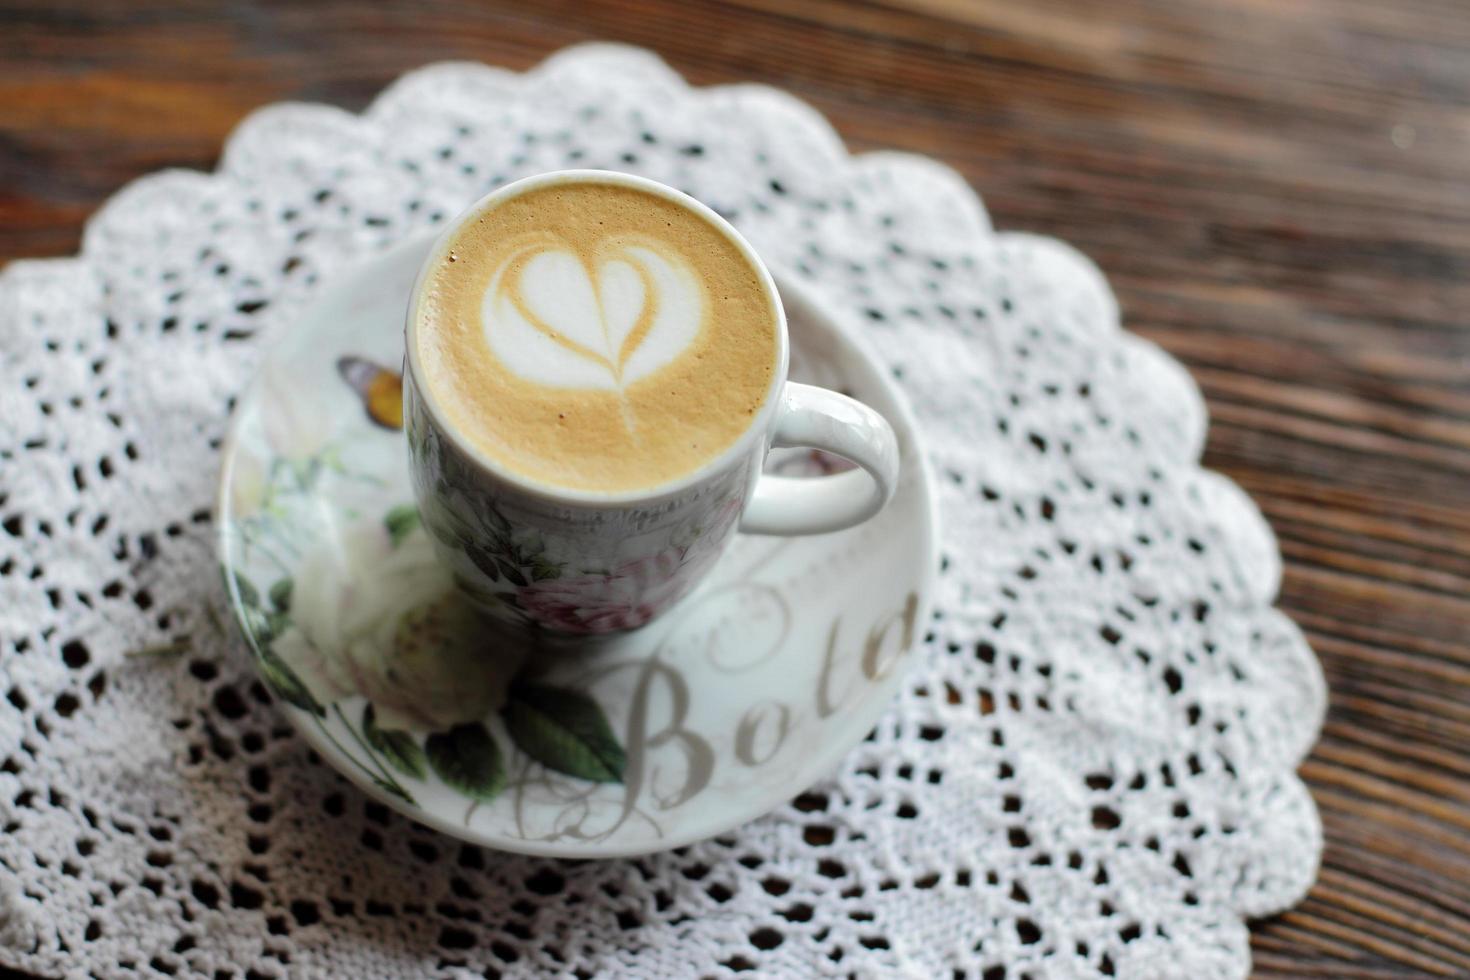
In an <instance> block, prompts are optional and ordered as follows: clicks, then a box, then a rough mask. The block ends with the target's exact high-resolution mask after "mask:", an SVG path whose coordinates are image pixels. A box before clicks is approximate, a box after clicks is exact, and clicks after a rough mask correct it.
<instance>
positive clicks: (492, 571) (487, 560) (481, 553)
mask: <svg viewBox="0 0 1470 980" xmlns="http://www.w3.org/2000/svg"><path fill="white" fill-rule="evenodd" d="M465 553H466V554H468V555H469V556H470V561H472V562H474V563H475V567H476V568H478V569H479V570H480V571H482V572H484V573H485V574H486V575H487V576H488V577H489V578H490V581H492V582H499V581H500V569H498V568H496V567H495V556H494V555H492V554H490V553H489V552H488V551H486V550H485V549H484V548H481V547H480V546H479V545H477V544H472V545H469V546H468V547H467V548H466V549H465Z"/></svg>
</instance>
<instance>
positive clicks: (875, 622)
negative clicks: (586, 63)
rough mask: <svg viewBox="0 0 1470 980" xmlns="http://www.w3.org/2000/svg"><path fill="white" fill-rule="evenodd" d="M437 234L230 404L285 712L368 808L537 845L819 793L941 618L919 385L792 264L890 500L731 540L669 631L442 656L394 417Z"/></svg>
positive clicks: (813, 364)
mask: <svg viewBox="0 0 1470 980" xmlns="http://www.w3.org/2000/svg"><path fill="white" fill-rule="evenodd" d="M428 247H429V241H428V240H427V239H425V240H420V241H417V242H412V243H408V244H406V245H403V246H400V247H398V248H397V249H395V250H394V251H392V252H389V253H387V254H385V255H383V256H381V257H379V258H377V259H374V260H372V261H370V262H368V263H366V264H364V265H362V266H360V267H358V268H356V269H354V270H351V271H348V272H346V273H344V274H342V275H341V276H340V277H339V278H338V279H336V281H334V282H332V283H329V284H328V285H327V286H326V287H325V288H324V289H323V290H322V291H321V293H320V295H319V297H318V298H317V300H316V301H315V302H314V303H313V304H312V305H311V306H310V308H308V309H307V310H306V311H305V312H304V313H303V315H302V316H301V318H300V321H299V323H297V324H296V325H295V326H294V327H293V328H292V329H291V330H290V331H289V332H288V333H286V335H285V336H284V337H283V338H281V340H280V342H279V343H278V344H277V346H276V347H275V348H274V349H272V350H271V351H270V352H269V353H268V354H267V356H266V359H265V361H264V364H263V367H262V370H261V372H260V375H259V376H258V377H257V378H256V379H255V381H254V382H253V383H252V384H251V385H250V387H249V389H248V390H247V391H246V393H245V394H244V395H243V396H242V397H241V398H240V401H239V404H238V407H237V409H236V415H235V420H234V423H233V428H232V431H231V435H230V439H229V440H228V442H227V444H226V446H225V451H224V468H223V472H222V474H221V477H220V495H219V518H220V521H219V527H220V539H219V548H220V561H221V564H222V566H223V568H224V572H225V581H226V588H227V590H228V592H229V595H230V600H231V605H232V608H233V611H234V613H235V616H236V619H237V620H238V622H239V623H240V625H241V627H242V629H243V630H244V631H245V633H246V636H247V639H248V640H249V645H250V647H251V649H252V651H253V653H254V655H255V658H256V663H257V666H258V667H259V669H260V671H261V675H262V676H263V677H264V679H265V680H266V681H267V682H268V683H269V684H270V686H271V688H272V690H274V691H275V692H276V694H277V695H278V696H279V698H280V700H281V701H282V702H284V703H283V704H282V706H281V710H282V711H284V712H285V713H286V714H287V715H288V716H289V717H290V718H291V720H292V722H293V723H295V725H296V727H297V728H298V729H300V731H301V733H302V734H303V735H304V736H305V737H306V738H307V740H308V741H309V742H310V743H311V745H312V746H313V747H314V748H315V749H316V750H317V751H318V752H319V753H320V754H321V756H322V758H324V759H325V760H327V762H328V763H330V764H331V765H332V766H334V767H336V768H337V769H338V770H340V771H341V772H342V773H344V774H345V775H347V776H348V777H349V778H351V779H352V780H353V781H354V782H355V783H357V784H358V785H359V786H361V787H362V789H363V790H364V791H366V792H367V793H369V794H371V795H373V796H375V797H377V798H378V799H381V800H382V801H383V802H385V803H387V804H389V805H391V806H393V807H395V808H396V809H398V810H400V811H402V812H403V813H405V814H407V815H408V816H410V817H412V818H413V819H415V820H418V821H419V822H421V823H424V824H428V825H429V826H431V827H434V828H436V829H438V830H441V831H443V832H445V833H447V834H451V835H453V836H455V837H459V838H463V839H465V840H468V841H472V842H474V843H476V844H482V845H486V846H489V847H495V848H500V849H503V850H507V851H519V852H525V853H530V854H545V855H553V856H558V857H576V858H592V857H613V856H619V855H629V854H639V853H644V852H648V851H656V850H662V849H664V848H670V847H677V846H680V845H683V844H688V843H690V842H692V841H696V840H700V839H702V838H706V837H710V836H713V835H716V834H719V833H721V832H723V831H725V830H728V829H729V828H731V827H734V826H736V825H738V824H741V823H744V822H745V821H747V820H751V819H753V818H755V817H758V816H760V815H761V814H763V813H765V812H767V811H768V810H770V809H772V808H773V807H775V806H777V805H779V804H780V803H782V802H783V801H785V800H787V799H790V798H791V797H793V796H795V795H797V794H798V793H800V792H802V791H803V790H804V789H806V788H807V787H808V786H809V785H811V784H812V783H814V782H815V781H817V780H819V779H821V778H822V777H823V776H824V775H826V774H827V773H828V772H829V771H831V770H832V769H833V768H834V767H835V765H836V764H837V762H838V760H839V759H840V758H841V756H842V755H843V754H844V753H845V752H847V751H848V750H849V749H850V748H851V747H852V746H853V745H855V744H856V743H857V742H859V741H861V740H862V739H863V737H864V736H866V735H867V733H868V731H869V730H870V729H871V728H872V726H873V724H874V723H875V721H876V720H877V718H878V716H879V714H880V713H881V712H882V711H883V708H884V706H885V705H886V704H887V703H888V700H889V698H890V697H891V696H892V694H893V692H894V691H895V689H896V688H897V686H898V684H899V682H900V679H901V676H902V672H903V670H904V669H905V667H906V666H907V664H908V659H909V657H910V655H911V653H912V651H913V650H914V649H916V647H917V645H918V644H919V643H920V642H921V641H922V640H923V636H924V633H925V631H926V629H927V624H928V616H929V604H930V600H931V597H932V593H933V589H934V579H935V573H936V571H937V565H938V544H937V542H938V524H937V520H938V511H937V507H936V503H935V498H934V494H933V486H932V482H933V481H932V478H931V475H930V473H929V469H928V464H927V462H926V460H925V454H924V452H923V451H922V447H921V444H920V441H919V436H918V432H917V430H916V427H915V423H914V419H913V415H912V413H911V412H910V410H909V408H908V406H907V404H906V403H905V402H904V400H903V398H902V396H901V395H900V394H899V392H898V391H897V390H895V388H894V387H893V386H892V385H891V384H890V383H889V382H888V379H887V378H886V377H884V375H883V372H882V371H881V370H880V369H879V368H878V367H877V366H876V365H875V364H874V362H873V361H872V360H871V359H870V358H869V357H868V355H867V354H866V353H864V352H863V350H862V349H861V348H860V347H859V346H858V345H857V344H856V343H855V342H854V340H853V338H851V337H848V336H845V335H843V334H842V333H838V332H834V331H831V330H830V329H828V328H826V327H824V326H822V320H821V319H820V318H816V317H813V316H812V315H811V314H810V312H809V311H810V309H811V307H812V306H813V305H814V304H815V303H816V302H818V301H817V300H815V299H814V298H813V297H812V295H811V294H810V293H809V292H808V291H807V290H806V289H805V288H802V287H799V286H797V285H796V284H795V283H793V282H792V281H791V280H790V279H789V278H786V277H782V276H779V275H778V276H777V281H778V283H780V288H781V293H782V296H783V299H784V301H785V304H786V308H787V312H788V315H789V319H790V324H791V347H792V377H793V378H795V379H798V380H804V381H810V382H813V383H817V384H822V385H825V386H827V387H831V388H837V389H840V390H844V391H847V392H848V393H850V394H852V395H853V396H855V397H857V398H859V399H861V400H862V401H864V402H867V403H868V404H869V405H871V406H873V407H874V408H876V409H878V411H880V412H882V413H883V414H884V415H885V416H887V418H888V419H889V420H890V421H891V422H892V423H893V427H894V429H895V431H896V432H897V433H898V437H899V442H900V447H901V452H902V466H903V477H902V479H901V481H900V484H899V488H898V492H897V494H896V495H895V497H894V499H893V501H892V503H890V504H889V505H888V507H887V509H886V510H884V511H883V513H881V514H880V515H879V516H878V517H877V518H875V519H873V520H871V521H869V522H867V523H866V524H863V525H861V526H859V527H857V528H854V529H852V530H849V531H843V532H840V533H836V534H828V535H821V536H816V537H807V538H756V537H744V536H741V537H740V538H739V539H738V540H737V541H736V542H735V544H734V546H733V547H732V549H731V551H730V552H729V554H728V555H727V556H726V557H725V558H724V559H723V560H722V562H721V564H720V565H719V567H718V568H716V570H715V571H714V572H713V573H712V575H711V576H710V578H709V580H708V581H706V582H705V584H704V585H702V586H701V587H700V588H699V589H698V590H697V591H696V592H695V593H694V594H692V595H691V596H689V597H688V598H687V599H685V600H683V601H682V602H681V603H680V604H679V605H678V606H676V607H675V608H674V609H673V610H672V611H670V612H669V613H668V614H667V615H666V616H664V617H663V618H661V619H659V620H657V621H655V622H654V623H653V624H651V625H649V626H647V627H645V628H643V629H642V630H639V631H636V632H634V633H632V634H628V635H624V636H620V637H616V638H614V639H611V640H608V641H604V642H602V643H601V644H600V645H598V646H596V647H595V648H589V649H586V650H582V651H579V652H575V653H571V654H567V653H557V654H552V653H548V652H547V651H543V650H536V651H532V650H529V649H526V643H524V642H522V641H519V640H507V639H506V638H504V637H502V636H499V635H492V634H488V633H487V634H486V635H485V639H484V645H483V649H477V650H475V651H474V653H473V656H472V657H467V656H466V655H465V654H464V653H463V652H461V653H457V654H452V655H450V654H444V655H441V652H440V651H439V650H436V649H430V647H432V646H433V644H432V643H430V642H428V641H429V639H430V638H431V637H434V636H437V635H439V634H437V633H435V629H436V628H438V627H442V626H444V620H445V619H446V617H448V618H449V619H450V620H453V619H454V617H455V616H456V615H458V612H457V606H456V602H457V600H454V599H451V600H449V601H448V602H447V603H446V602H445V601H443V600H442V598H441V599H440V600H439V601H436V602H431V603H430V602H426V601H425V599H424V596H423V595H422V591H423V590H422V588H420V587H419V586H420V585H421V584H422V583H423V582H424V581H426V580H429V579H431V578H432V577H433V576H432V571H433V570H434V569H435V568H436V566H434V565H433V564H432V562H433V559H432V556H431V554H430V548H429V542H428V539H427V538H426V536H425V534H424V532H423V530H422V529H421V528H420V527H419V526H418V522H417V518H416V514H415V512H414V510H413V507H412V496H411V494H410V491H409V484H408V472H407V452H406V447H405V445H404V439H403V434H402V433H401V432H400V431H398V430H397V429H396V428H395V425H396V423H397V421H398V419H397V408H396V400H395V399H396V394H397V373H396V368H397V366H398V365H399V364H400V363H401V362H402V356H403V347H402V318H403V309H404V305H405V301H406V297H407V295H408V292H409V289H410V287H411V285H412V283H413V280H414V277H415V274H416V272H417V270H418V266H419V263H420V261H421V259H422V258H423V256H424V254H425V252H426V251H427V249H428ZM824 462H825V461H823V460H819V459H814V458H813V457H812V454H809V453H788V454H786V455H784V456H783V457H782V458H781V459H775V458H774V457H773V460H772V465H775V466H778V467H780V468H781V469H782V470H783V472H786V471H791V470H800V469H802V468H803V467H808V466H820V465H822V464H823V463H824ZM431 598H432V597H431ZM430 605H432V607H433V608H432V609H429V608H428V607H429V606H430ZM446 610H447V612H446ZM452 625H455V624H454V623H451V626H452ZM369 698H371V701H370V700H369ZM370 709H371V710H370ZM467 712H468V717H479V718H480V719H481V720H480V721H470V722H468V723H466V722H465V718H466V717H467V714H466V713H467Z"/></svg>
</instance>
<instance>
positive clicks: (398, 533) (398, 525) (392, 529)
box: [383, 504, 419, 548]
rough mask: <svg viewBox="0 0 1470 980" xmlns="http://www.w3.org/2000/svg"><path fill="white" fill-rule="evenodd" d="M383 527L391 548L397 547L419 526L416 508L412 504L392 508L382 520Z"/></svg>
mask: <svg viewBox="0 0 1470 980" xmlns="http://www.w3.org/2000/svg"><path fill="white" fill-rule="evenodd" d="M383 526H384V527H386V528H387V529H388V538H389V540H391V541H392V542H393V547H395V548H396V547H398V546H399V545H400V544H402V543H403V539H404V538H406V537H408V536H409V534H411V533H412V532H413V530H414V528H416V527H418V526H419V511H418V508H417V507H415V506H414V505H413V504H400V505H398V506H397V507H394V508H393V509H392V510H390V511H388V513H387V515H386V516H385V517H384V518H383Z"/></svg>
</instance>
